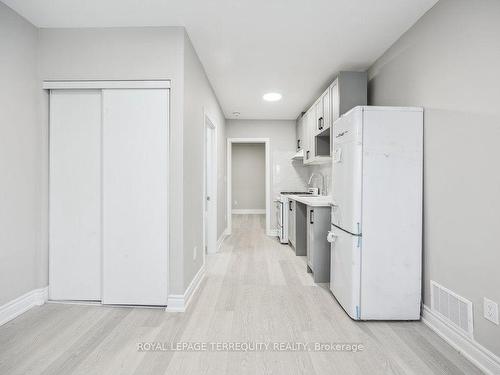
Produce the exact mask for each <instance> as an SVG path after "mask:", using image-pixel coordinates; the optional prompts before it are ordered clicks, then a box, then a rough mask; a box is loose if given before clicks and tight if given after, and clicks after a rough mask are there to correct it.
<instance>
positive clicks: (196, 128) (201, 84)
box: [177, 33, 226, 290]
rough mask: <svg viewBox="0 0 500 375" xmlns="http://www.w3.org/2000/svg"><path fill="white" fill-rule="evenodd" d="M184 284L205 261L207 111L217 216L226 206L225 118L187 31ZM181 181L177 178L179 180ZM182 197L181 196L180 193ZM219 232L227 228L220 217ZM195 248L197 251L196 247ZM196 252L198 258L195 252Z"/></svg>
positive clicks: (220, 215) (185, 41) (191, 278)
mask: <svg viewBox="0 0 500 375" xmlns="http://www.w3.org/2000/svg"><path fill="white" fill-rule="evenodd" d="M183 61H184V112H183V113H184V121H183V124H184V125H183V126H184V136H183V139H184V175H183V187H184V188H183V194H184V198H183V221H184V285H183V290H185V289H186V288H187V287H188V285H189V283H190V282H191V280H193V277H194V276H195V275H196V273H197V272H198V270H199V269H200V268H201V266H202V264H203V199H204V196H203V195H204V192H203V176H204V174H203V170H204V154H203V150H204V139H205V137H204V134H205V133H204V132H205V122H204V113H207V114H208V115H209V116H210V118H211V119H212V121H213V122H214V123H215V124H214V125H215V126H216V132H217V159H218V163H217V164H218V171H217V174H218V178H217V187H218V194H217V196H218V198H219V199H218V202H217V204H218V217H219V219H220V218H221V217H223V216H222V214H221V213H223V212H224V210H225V207H226V205H225V199H224V198H222V199H220V197H221V196H222V197H224V196H225V183H224V176H225V167H224V166H225V163H223V161H224V158H225V140H224V138H223V137H224V134H225V130H224V128H225V118H224V114H223V112H222V109H221V107H220V105H219V102H218V101H217V97H216V96H215V94H214V92H213V90H212V86H211V85H210V82H209V80H208V78H207V76H206V74H205V70H204V69H203V66H202V65H201V62H200V60H199V58H198V55H197V54H196V51H195V50H194V48H193V46H192V44H191V41H190V40H189V37H188V36H187V34H186V33H184V59H183ZM178 182H179V181H177V183H178ZM177 199H179V197H177ZM217 226H218V229H217V232H218V234H219V235H220V234H221V233H222V232H223V231H224V229H225V228H226V224H225V222H222V221H218V223H217ZM195 248H196V251H195ZM195 252H196V259H194V258H195V257H194V256H193V254H194V253H195Z"/></svg>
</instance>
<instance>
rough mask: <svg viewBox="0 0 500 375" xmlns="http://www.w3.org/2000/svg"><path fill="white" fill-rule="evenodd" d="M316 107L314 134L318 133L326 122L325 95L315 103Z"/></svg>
mask: <svg viewBox="0 0 500 375" xmlns="http://www.w3.org/2000/svg"><path fill="white" fill-rule="evenodd" d="M314 109H315V112H316V123H315V124H314V132H313V133H314V134H317V133H318V132H319V131H321V129H323V126H324V124H325V117H324V112H323V97H320V98H319V99H318V101H317V102H316V103H315V104H314Z"/></svg>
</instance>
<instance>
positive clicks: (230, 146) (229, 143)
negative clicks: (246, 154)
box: [226, 138, 273, 236]
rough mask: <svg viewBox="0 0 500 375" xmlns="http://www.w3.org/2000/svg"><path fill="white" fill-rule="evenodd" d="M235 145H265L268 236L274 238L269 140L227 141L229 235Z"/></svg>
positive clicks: (232, 139)
mask: <svg viewBox="0 0 500 375" xmlns="http://www.w3.org/2000/svg"><path fill="white" fill-rule="evenodd" d="M233 143H263V144H264V146H265V154H266V155H265V158H266V234H267V235H268V236H272V235H273V233H272V232H271V201H270V200H271V158H270V155H269V150H270V140H269V138H228V139H227V164H226V168H227V181H226V183H227V187H226V189H227V203H226V206H227V207H226V210H227V211H226V215H227V234H228V235H230V234H231V232H232V221H233V219H232V154H233Z"/></svg>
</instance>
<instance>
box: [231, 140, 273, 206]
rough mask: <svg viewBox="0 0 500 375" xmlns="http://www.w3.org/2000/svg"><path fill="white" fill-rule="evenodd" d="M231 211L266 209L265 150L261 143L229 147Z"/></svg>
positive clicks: (236, 144)
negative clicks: (230, 156) (230, 153)
mask: <svg viewBox="0 0 500 375" xmlns="http://www.w3.org/2000/svg"><path fill="white" fill-rule="evenodd" d="M231 149H232V158H231V162H232V165H231V178H232V181H231V184H232V188H231V199H232V202H231V203H232V209H233V210H262V211H263V212H264V210H265V208H266V148H265V145H264V144H263V143H235V144H233V145H232V147H231Z"/></svg>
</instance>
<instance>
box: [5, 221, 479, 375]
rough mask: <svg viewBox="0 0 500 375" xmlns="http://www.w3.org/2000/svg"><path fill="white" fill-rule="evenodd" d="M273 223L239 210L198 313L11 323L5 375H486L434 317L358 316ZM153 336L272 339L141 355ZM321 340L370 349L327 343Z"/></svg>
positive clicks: (196, 305)
mask: <svg viewBox="0 0 500 375" xmlns="http://www.w3.org/2000/svg"><path fill="white" fill-rule="evenodd" d="M264 227H265V219H264V216H263V215H236V216H234V218H233V235H232V236H231V237H229V238H227V239H226V241H225V242H224V243H223V246H222V249H221V250H220V252H219V253H218V254H215V255H211V256H208V257H207V275H206V277H205V280H204V282H203V283H202V285H201V286H200V289H199V290H198V292H197V294H196V296H195V297H194V299H193V301H192V304H191V305H190V306H189V308H188V311H187V312H186V313H166V312H164V311H163V310H161V309H148V308H122V307H102V306H83V305H64V304H52V303H49V304H46V305H44V306H42V307H39V308H33V309H32V310H30V311H29V312H27V313H26V314H23V315H21V316H20V317H18V318H17V319H15V320H13V321H11V322H9V323H7V324H6V325H4V326H3V327H1V328H0V347H1V348H2V350H1V351H0V373H1V374H3V375H6V374H51V375H54V374H64V375H69V374H105V373H109V374H155V375H157V374H229V375H232V374H287V375H288V374H308V375H312V374H318V375H319V374H368V373H369V374H384V375H386V374H415V375H417V374H418V375H423V374H453V375H458V374H480V372H479V370H477V369H476V368H475V367H473V366H472V365H471V364H469V363H468V362H467V361H466V360H465V359H464V358H463V357H461V356H460V355H459V354H458V353H457V352H456V351H455V350H454V349H452V348H451V347H450V346H448V345H447V344H445V343H444V341H442V340H441V339H440V338H439V337H438V336H436V335H435V334H434V333H433V332H431V331H430V330H429V329H428V328H427V327H426V326H424V324H423V323H420V322H408V323H385V322H369V323H364V322H354V321H352V320H351V319H350V318H349V317H348V316H347V315H346V314H345V313H344V312H343V310H342V309H341V308H340V307H339V305H338V304H337V302H336V301H335V299H334V298H333V296H332V295H331V293H330V292H329V290H328V285H323V286H317V285H315V284H314V283H313V282H312V279H311V277H310V275H308V274H307V273H306V271H305V269H306V266H305V259H304V257H296V256H295V255H294V254H293V252H292V250H291V248H289V247H288V246H284V245H280V244H279V243H278V242H277V241H276V239H275V238H271V237H267V236H266V235H265V234H264ZM143 342H149V343H152V342H158V343H162V344H170V343H172V342H174V343H185V342H194V343H199V342H204V343H220V344H222V343H227V344H229V343H239V342H244V343H268V344H269V343H271V345H270V347H269V350H261V351H248V352H243V351H234V352H230V351H228V350H220V351H198V352H196V353H193V352H192V351H177V352H173V351H158V352H140V351H138V350H137V348H138V344H140V343H143ZM41 343H43V345H40V344H41ZM273 343H277V344H279V343H282V345H283V346H282V347H274V346H273ZM287 343H290V344H295V348H297V343H302V344H303V343H307V344H309V349H310V351H303V350H301V351H290V350H286V349H289V348H287V347H286V345H287ZM315 343H325V344H326V343H335V344H337V343H338V344H352V345H358V344H361V345H363V350H361V351H358V352H352V351H336V352H334V351H315V348H316V347H315ZM273 347H274V348H275V349H280V350H279V351H273V350H271V349H272V348H273ZM209 348H210V346H209ZM300 348H302V347H300ZM300 348H299V349H300ZM223 349H224V348H223ZM282 349H283V350H282Z"/></svg>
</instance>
